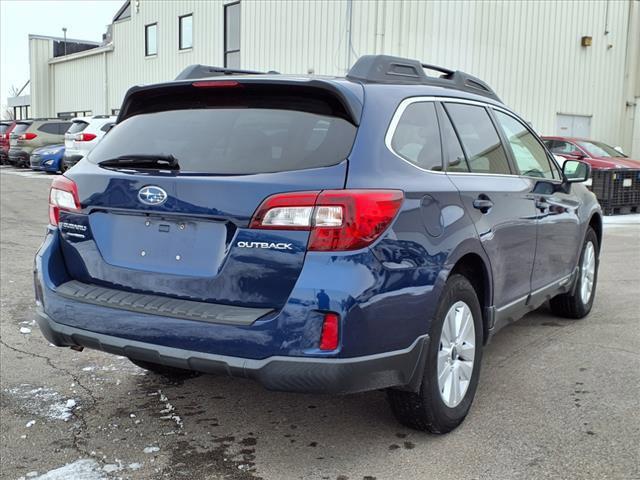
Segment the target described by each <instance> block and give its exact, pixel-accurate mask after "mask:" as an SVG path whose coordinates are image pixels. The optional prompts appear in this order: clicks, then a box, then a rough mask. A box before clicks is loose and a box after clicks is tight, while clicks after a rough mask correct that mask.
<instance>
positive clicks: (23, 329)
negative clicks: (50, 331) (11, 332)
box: [20, 327, 31, 335]
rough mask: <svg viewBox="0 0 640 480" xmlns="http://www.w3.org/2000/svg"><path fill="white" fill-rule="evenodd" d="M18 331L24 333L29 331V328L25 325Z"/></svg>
mask: <svg viewBox="0 0 640 480" xmlns="http://www.w3.org/2000/svg"><path fill="white" fill-rule="evenodd" d="M20 333H23V334H25V335H26V334H28V333H31V329H30V328H27V327H20Z"/></svg>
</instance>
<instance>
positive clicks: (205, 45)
mask: <svg viewBox="0 0 640 480" xmlns="http://www.w3.org/2000/svg"><path fill="white" fill-rule="evenodd" d="M132 3H135V2H132ZM139 5H140V8H139V11H137V12H136V8H135V6H132V11H131V18H130V19H128V20H123V21H120V22H117V23H115V24H114V25H113V43H114V45H115V50H114V52H113V54H112V59H111V62H112V63H111V67H110V91H109V99H110V108H119V107H120V102H121V101H122V98H123V97H124V94H125V93H126V91H127V90H128V89H129V87H131V86H132V85H135V84H144V83H154V82H162V81H167V80H173V79H174V78H175V77H176V76H177V75H178V73H180V72H181V71H182V70H183V69H184V68H185V67H187V66H188V65H192V64H194V63H202V64H206V65H222V64H223V48H224V47H223V33H222V32H223V28H224V25H223V2H222V1H220V0H217V1H211V2H200V1H188V0H183V1H180V2H166V1H151V0H146V1H145V0H143V1H141V2H140V4H139ZM189 13H193V48H192V49H190V50H187V51H180V50H179V49H178V17H179V16H181V15H186V14H189ZM155 22H157V23H158V55H157V56H155V57H148V58H147V57H145V55H144V27H145V25H148V24H151V23H155Z"/></svg>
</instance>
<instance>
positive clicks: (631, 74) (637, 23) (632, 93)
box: [621, 0, 640, 153]
mask: <svg viewBox="0 0 640 480" xmlns="http://www.w3.org/2000/svg"><path fill="white" fill-rule="evenodd" d="M639 5H640V2H635V1H633V0H630V1H629V14H628V16H627V18H628V23H627V35H626V36H627V38H626V45H625V59H624V87H623V91H624V107H623V110H622V119H621V120H622V134H623V138H622V143H623V144H624V146H625V150H626V153H632V152H631V149H633V150H635V151H637V150H638V149H640V146H638V145H633V135H634V128H637V126H636V125H634V123H636V122H640V118H637V114H636V113H635V112H637V111H638V109H637V108H636V105H637V103H638V98H639V97H638V96H637V95H638V93H640V73H639V72H640V60H638V56H639V55H640V47H639V46H638V40H639V39H640V8H638V6H639Z"/></svg>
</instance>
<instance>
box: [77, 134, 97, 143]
mask: <svg viewBox="0 0 640 480" xmlns="http://www.w3.org/2000/svg"><path fill="white" fill-rule="evenodd" d="M95 138H96V135H95V134H94V133H79V134H77V135H76V137H75V138H74V140H75V141H76V142H90V141H91V140H94V139H95Z"/></svg>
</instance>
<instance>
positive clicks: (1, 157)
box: [0, 120, 16, 164]
mask: <svg viewBox="0 0 640 480" xmlns="http://www.w3.org/2000/svg"><path fill="white" fill-rule="evenodd" d="M15 126H16V122H14V121H13V120H8V121H4V122H0V163H1V164H5V163H7V160H8V158H9V153H8V152H9V134H10V133H11V131H12V130H13V127H15Z"/></svg>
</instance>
